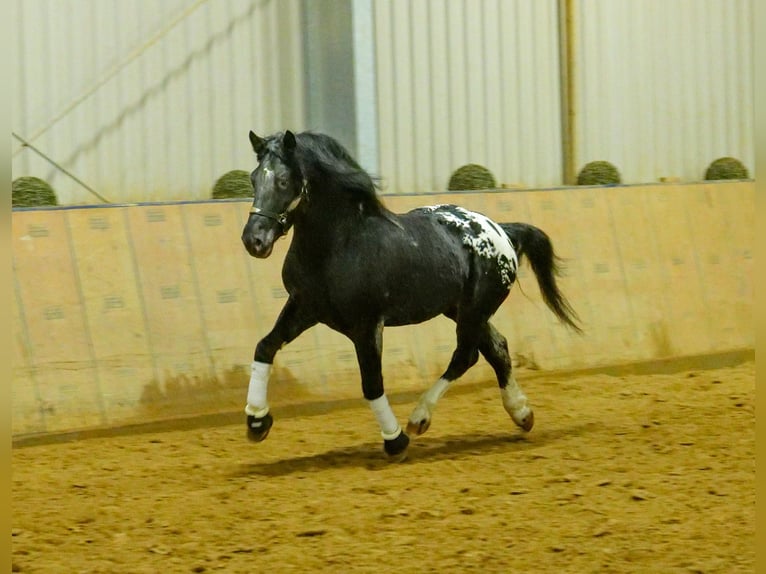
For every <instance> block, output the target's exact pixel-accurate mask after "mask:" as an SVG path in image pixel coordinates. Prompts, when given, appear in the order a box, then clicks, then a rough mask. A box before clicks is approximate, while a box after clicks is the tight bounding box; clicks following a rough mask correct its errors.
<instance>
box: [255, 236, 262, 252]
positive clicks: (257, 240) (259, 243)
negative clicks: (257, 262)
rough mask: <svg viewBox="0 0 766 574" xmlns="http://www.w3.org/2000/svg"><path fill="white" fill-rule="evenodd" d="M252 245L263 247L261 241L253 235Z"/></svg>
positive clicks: (258, 247) (257, 247)
mask: <svg viewBox="0 0 766 574" xmlns="http://www.w3.org/2000/svg"><path fill="white" fill-rule="evenodd" d="M253 247H255V248H256V249H260V248H261V247H263V241H261V240H260V239H258V238H257V237H254V238H253Z"/></svg>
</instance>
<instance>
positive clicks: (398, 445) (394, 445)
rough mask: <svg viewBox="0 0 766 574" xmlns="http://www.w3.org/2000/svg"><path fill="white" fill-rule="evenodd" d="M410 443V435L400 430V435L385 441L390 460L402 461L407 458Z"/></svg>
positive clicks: (384, 444)
mask: <svg viewBox="0 0 766 574" xmlns="http://www.w3.org/2000/svg"><path fill="white" fill-rule="evenodd" d="M409 444H410V437H408V436H407V434H406V433H404V432H400V433H399V436H398V437H396V438H392V439H391V440H384V441H383V450H384V451H385V453H386V456H387V457H388V460H389V461H390V462H402V461H403V460H404V459H406V458H407V446H408V445H409Z"/></svg>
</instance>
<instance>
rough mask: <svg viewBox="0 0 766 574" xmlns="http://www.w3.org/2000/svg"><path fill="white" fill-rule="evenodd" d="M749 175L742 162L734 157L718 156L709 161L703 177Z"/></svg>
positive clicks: (738, 176) (743, 176)
mask: <svg viewBox="0 0 766 574" xmlns="http://www.w3.org/2000/svg"><path fill="white" fill-rule="evenodd" d="M749 178H750V175H749V174H748V172H747V168H746V167H745V166H744V164H743V163H742V162H741V161H739V160H738V159H737V158H734V157H719V158H718V159H717V160H715V161H714V162H713V163H711V164H710V165H709V166H708V168H707V171H706V172H705V179H707V180H718V179H749Z"/></svg>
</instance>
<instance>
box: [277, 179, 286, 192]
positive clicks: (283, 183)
mask: <svg viewBox="0 0 766 574" xmlns="http://www.w3.org/2000/svg"><path fill="white" fill-rule="evenodd" d="M288 183H289V182H288V181H287V178H286V177H280V178H278V179H277V185H278V186H279V189H287V185H288Z"/></svg>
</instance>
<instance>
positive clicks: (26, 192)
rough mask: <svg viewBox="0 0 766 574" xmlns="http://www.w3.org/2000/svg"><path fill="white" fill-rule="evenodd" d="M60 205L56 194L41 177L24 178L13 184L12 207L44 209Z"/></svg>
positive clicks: (19, 178) (17, 179) (15, 180)
mask: <svg viewBox="0 0 766 574" xmlns="http://www.w3.org/2000/svg"><path fill="white" fill-rule="evenodd" d="M48 205H58V200H57V199H56V192H55V191H53V188H52V187H51V186H50V184H48V182H47V181H45V180H42V179H40V178H39V177H32V176H23V177H18V178H16V179H14V180H13V183H12V184H11V206H12V207H44V206H48Z"/></svg>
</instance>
